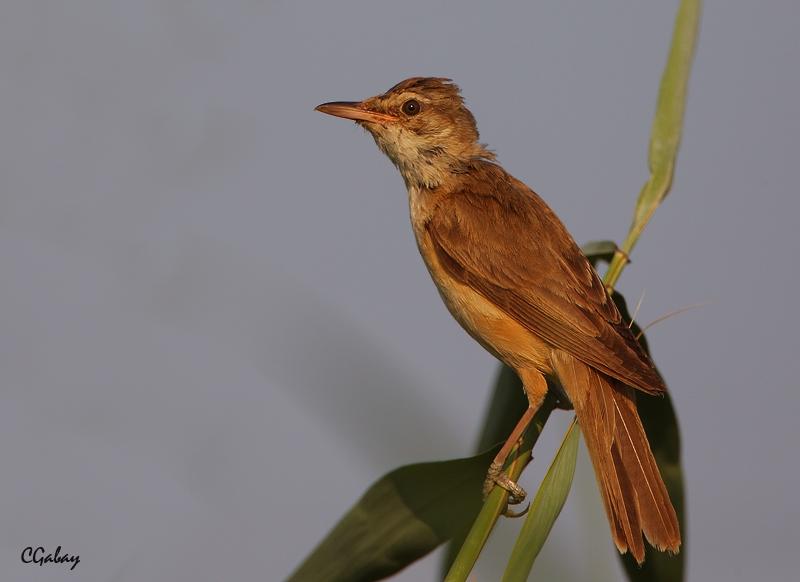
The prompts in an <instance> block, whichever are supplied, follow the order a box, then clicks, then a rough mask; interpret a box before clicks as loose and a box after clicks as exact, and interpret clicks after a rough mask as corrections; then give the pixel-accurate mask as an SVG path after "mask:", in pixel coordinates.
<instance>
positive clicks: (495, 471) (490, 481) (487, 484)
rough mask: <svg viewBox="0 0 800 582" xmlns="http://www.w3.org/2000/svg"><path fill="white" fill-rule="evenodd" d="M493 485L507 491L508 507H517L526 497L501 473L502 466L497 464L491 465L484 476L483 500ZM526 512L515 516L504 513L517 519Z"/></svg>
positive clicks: (521, 490) (520, 489) (525, 494)
mask: <svg viewBox="0 0 800 582" xmlns="http://www.w3.org/2000/svg"><path fill="white" fill-rule="evenodd" d="M495 485H499V486H500V487H502V488H503V489H505V490H506V491H508V504H509V505H519V504H520V503H522V502H523V501H525V497H526V496H527V495H528V494H527V493H525V490H524V489H523V488H522V487H520V486H519V485H517V484H516V483H514V481H512V480H511V478H510V477H509V476H508V475H506V474H505V473H504V472H503V467H502V465H500V464H498V463H492V464H491V465H490V466H489V472H488V474H487V475H486V481H484V483H483V499H484V501H485V500H486V498H487V497H489V493H491V492H492V489H494V486H495ZM527 511H528V510H527V509H526V510H525V511H523V512H522V513H519V514H515V513H514V512H510V513H508V512H506V515H507V516H508V517H519V516H522V515H525V513H526V512H527Z"/></svg>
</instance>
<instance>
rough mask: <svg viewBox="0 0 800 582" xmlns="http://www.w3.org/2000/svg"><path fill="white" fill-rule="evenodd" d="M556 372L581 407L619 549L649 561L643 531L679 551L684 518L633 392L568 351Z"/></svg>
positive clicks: (578, 409) (556, 361)
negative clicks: (678, 511) (652, 448)
mask: <svg viewBox="0 0 800 582" xmlns="http://www.w3.org/2000/svg"><path fill="white" fill-rule="evenodd" d="M553 365H554V367H555V371H556V374H557V375H558V377H559V380H561V384H562V386H563V388H564V389H565V391H566V392H567V395H568V396H569V397H570V399H571V400H572V404H573V406H574V407H575V414H576V415H577V416H578V422H579V423H580V425H581V431H582V432H583V436H584V439H585V441H586V446H587V448H588V449H589V457H590V458H591V460H592V465H593V466H594V473H595V476H596V477H597V483H598V485H599V486H600V494H601V496H602V498H603V505H604V507H605V510H606V515H607V516H608V521H609V524H610V525H611V533H612V535H613V537H614V542H615V543H616V545H617V548H619V551H620V552H622V553H625V552H626V551H630V552H631V554H632V555H633V557H634V558H636V561H637V562H639V563H641V562H642V561H643V560H644V542H643V541H642V533H644V535H645V536H646V537H647V540H648V541H649V542H650V544H651V545H652V546H653V547H655V548H657V549H659V550H669V551H670V552H677V551H678V548H679V547H680V544H681V534H680V530H679V528H678V518H677V517H676V515H675V509H674V508H673V507H672V503H671V502H670V499H669V495H668V494H667V489H666V487H665V486H664V481H662V479H661V474H660V473H659V472H658V467H657V466H656V462H655V459H654V458H653V453H652V452H651V451H650V444H649V443H648V441H647V436H645V432H644V428H643V427H642V422H641V420H639V414H638V412H637V411H636V401H635V395H634V390H633V388H631V387H629V386H626V385H624V384H622V383H621V382H619V381H618V380H615V379H613V378H610V377H609V376H606V375H605V374H603V373H601V372H598V371H597V370H595V369H594V368H592V367H590V366H588V365H586V364H584V363H583V362H581V361H579V360H576V359H575V358H573V357H572V356H570V355H569V354H566V353H564V352H556V354H555V355H554V357H553Z"/></svg>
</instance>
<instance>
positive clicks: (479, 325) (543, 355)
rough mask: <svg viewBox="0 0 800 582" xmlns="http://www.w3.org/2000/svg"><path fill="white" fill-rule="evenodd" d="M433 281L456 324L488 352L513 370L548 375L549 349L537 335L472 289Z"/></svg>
mask: <svg viewBox="0 0 800 582" xmlns="http://www.w3.org/2000/svg"><path fill="white" fill-rule="evenodd" d="M431 274H432V275H433V273H431ZM433 280H434V282H435V283H436V287H437V288H438V290H439V294H440V295H441V297H442V300H443V301H444V304H445V305H446V306H447V309H448V310H449V311H450V313H451V314H452V315H453V317H454V318H455V319H456V321H458V323H459V324H461V327H463V328H464V329H465V330H466V331H467V333H468V334H469V335H471V336H472V337H473V338H474V339H475V341H477V342H478V343H479V344H481V345H482V346H483V347H484V348H485V349H486V350H487V351H488V352H489V353H491V354H492V355H493V356H495V357H496V358H497V359H499V360H500V361H502V362H503V363H505V364H508V365H509V366H511V367H512V368H514V369H515V370H520V369H536V370H538V371H540V372H542V373H544V374H546V375H552V373H553V370H552V364H551V363H550V353H551V348H550V346H549V345H548V344H546V343H545V342H544V341H543V340H541V339H540V338H539V337H538V336H536V335H535V334H534V333H532V332H531V331H529V330H528V329H526V328H525V327H523V326H522V325H521V324H520V323H518V322H517V321H516V320H514V319H513V318H511V317H510V316H509V315H508V314H507V313H505V312H504V311H502V310H501V309H499V308H498V307H496V306H495V305H494V304H493V303H491V302H490V301H488V300H487V299H486V298H484V297H483V296H482V295H481V294H479V293H478V292H476V291H474V290H473V289H472V288H470V287H468V286H466V285H462V284H460V283H458V282H455V281H453V280H452V279H448V280H442V278H441V277H436V276H433Z"/></svg>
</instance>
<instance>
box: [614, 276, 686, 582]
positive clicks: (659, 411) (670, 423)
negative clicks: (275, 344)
mask: <svg viewBox="0 0 800 582" xmlns="http://www.w3.org/2000/svg"><path fill="white" fill-rule="evenodd" d="M612 298H613V299H614V303H616V305H617V308H618V309H619V311H620V313H621V314H622V317H623V318H624V320H625V321H630V314H629V313H628V306H627V304H626V303H625V298H624V297H623V296H622V295H621V294H620V293H617V292H614V294H613V295H612ZM631 331H633V335H634V336H637V335H639V333H640V332H641V330H640V328H639V326H638V325H637V324H636V323H634V324H633V325H631ZM639 344H641V346H642V348H643V349H644V351H645V352H647V355H648V356H649V355H650V350H649V348H648V345H647V340H646V339H645V337H644V335H642V336H640V337H639ZM659 375H660V374H659ZM636 408H637V409H638V411H639V418H641V419H642V425H643V426H644V432H645V433H646V434H647V440H648V441H650V449H651V450H652V451H653V456H654V457H655V459H656V464H657V465H658V470H659V472H660V473H661V477H662V478H663V479H664V485H666V487H667V492H668V493H669V498H670V500H671V501H672V505H673V507H674V508H675V513H676V514H677V516H678V523H679V524H680V528H681V539H682V540H683V542H682V545H681V551H680V553H678V554H675V555H670V554H668V553H666V552H659V551H658V550H655V549H653V547H652V546H650V544H649V543H645V559H644V563H643V564H642V565H641V566H639V564H637V563H636V560H635V559H634V558H633V557H632V556H631V555H630V554H629V553H628V554H623V555H621V556H620V558H621V559H622V563H623V565H624V566H625V571H626V572H627V574H628V578H629V579H630V580H631V581H632V582H680V581H681V580H683V572H684V562H685V559H686V517H685V513H684V493H683V471H682V469H681V440H680V431H679V429H678V418H677V416H676V414H675V409H674V408H673V406H672V399H671V398H670V396H669V393H667V394H664V395H662V396H653V395H651V394H645V393H644V392H636Z"/></svg>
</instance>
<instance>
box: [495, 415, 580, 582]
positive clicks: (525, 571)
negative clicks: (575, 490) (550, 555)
mask: <svg viewBox="0 0 800 582" xmlns="http://www.w3.org/2000/svg"><path fill="white" fill-rule="evenodd" d="M580 432H581V431H580V427H579V426H578V422H577V419H575V420H573V421H572V424H571V425H570V427H569V430H568V431H567V434H566V436H565V437H564V441H563V442H562V443H561V447H559V449H558V453H557V454H556V457H555V459H553V463H552V464H551V465H550V469H549V470H548V471H547V474H546V475H545V477H544V480H543V481H542V486H541V487H540V488H539V492H538V493H537V494H536V497H535V498H534V500H533V503H532V504H531V508H530V510H529V511H528V517H526V518H525V523H524V524H523V526H522V530H521V531H520V534H519V537H518V538H517V543H516V545H515V546H514V550H513V551H512V552H511V558H509V560H508V565H507V566H506V571H505V574H503V581H502V582H525V580H527V579H528V575H529V574H530V571H531V568H532V567H533V562H534V560H535V559H536V556H538V555H539V551H540V550H541V549H542V546H544V542H545V541H546V540H547V536H548V535H549V534H550V530H551V529H552V528H553V524H554V523H555V521H556V518H558V515H559V514H560V513H561V509H562V508H563V507H564V503H565V502H566V501H567V495H569V490H570V487H572V478H573V477H574V475H575V461H576V460H577V458H578V441H579V438H578V437H579V436H580Z"/></svg>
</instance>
